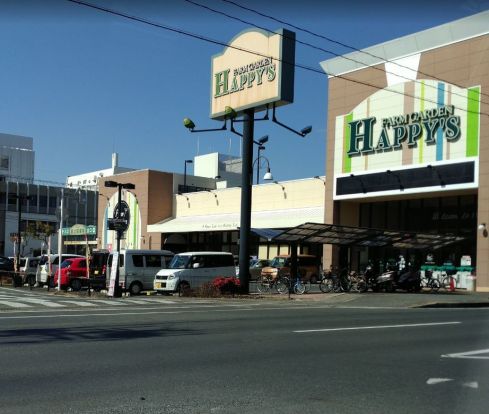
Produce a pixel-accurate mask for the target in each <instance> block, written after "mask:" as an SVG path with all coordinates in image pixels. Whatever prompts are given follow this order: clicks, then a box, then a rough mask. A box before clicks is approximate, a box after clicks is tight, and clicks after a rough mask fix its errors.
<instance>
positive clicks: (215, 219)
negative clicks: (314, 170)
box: [148, 177, 324, 259]
mask: <svg viewBox="0 0 489 414" xmlns="http://www.w3.org/2000/svg"><path fill="white" fill-rule="evenodd" d="M240 191H241V189H240V188H237V187H234V188H226V189H217V190H214V191H201V192H197V193H188V194H175V195H174V196H173V203H172V204H173V211H172V214H171V216H170V217H168V218H166V219H165V220H162V221H160V222H157V223H154V224H152V225H149V226H148V231H150V232H154V233H160V234H161V245H162V247H163V248H167V249H169V250H173V251H176V252H178V251H191V250H218V251H221V250H222V251H228V252H231V253H233V254H235V255H237V254H238V252H239V241H238V237H239V223H240V207H241V205H240V200H241V198H240ZM252 192H253V195H252V206H251V228H252V229H261V230H263V229H265V230H266V229H287V228H290V227H294V226H297V225H299V224H302V223H305V222H314V223H321V222H322V221H323V217H324V208H323V203H324V177H317V178H307V179H301V180H293V181H283V182H272V183H269V184H260V185H255V186H253V188H252ZM263 234H264V233H262V236H260V235H258V234H256V233H253V235H252V239H251V243H250V255H251V256H257V257H259V258H262V259H267V258H273V257H274V256H276V255H277V254H289V253H290V248H289V245H288V244H282V245H281V244H277V243H276V242H273V241H269V240H268V239H267V237H266V236H265V237H263ZM301 252H302V253H312V254H318V253H319V255H320V253H322V252H321V251H320V246H317V245H310V246H301Z"/></svg>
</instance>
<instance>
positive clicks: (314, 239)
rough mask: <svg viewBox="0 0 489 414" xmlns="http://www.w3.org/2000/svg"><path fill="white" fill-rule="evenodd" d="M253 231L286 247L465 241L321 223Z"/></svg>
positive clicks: (424, 245)
mask: <svg viewBox="0 0 489 414" xmlns="http://www.w3.org/2000/svg"><path fill="white" fill-rule="evenodd" d="M252 231H253V232H254V233H255V234H257V235H258V236H260V237H263V238H266V239H267V240H268V241H279V242H285V243H289V244H301V243H310V244H313V243H317V244H333V245H338V246H346V247H352V246H360V247H385V246H391V247H394V248H398V249H433V250H436V249H439V248H441V247H445V246H448V245H450V244H453V243H457V242H460V241H463V240H465V238H464V237H461V236H454V235H448V234H428V233H417V232H407V231H391V230H382V229H371V228H367V227H354V226H342V225H341V226H340V225H336V224H323V223H304V224H300V225H298V226H296V227H291V228H289V229H287V230H283V231H280V230H276V229H252Z"/></svg>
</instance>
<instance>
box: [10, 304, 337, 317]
mask: <svg viewBox="0 0 489 414" xmlns="http://www.w3.org/2000/svg"><path fill="white" fill-rule="evenodd" d="M192 308H193V309H192ZM212 308H217V306H198V307H195V306H192V307H191V306H177V307H171V308H170V309H173V310H172V311H169V310H164V311H163V310H158V309H161V308H154V307H152V308H126V309H125V311H126V312H116V313H114V312H111V311H113V309H111V308H105V309H96V310H95V309H93V311H94V312H90V313H82V314H74V313H72V314H51V315H20V316H0V320H2V319H46V318H71V317H74V318H78V317H91V316H111V317H119V316H126V315H166V314H183V313H202V309H205V310H206V312H242V311H248V312H255V311H259V312H263V311H267V310H292V309H293V310H310V309H329V308H330V307H329V306H292V307H283V308H282V307H263V308H262V307H260V308H246V307H243V308H231V309H230V308H227V309H212ZM191 309H192V310H191ZM87 310H88V309H87ZM130 310H134V311H135V312H127V311H130ZM145 310H149V311H148V312H141V311H145ZM64 311H65V312H80V310H76V309H64ZM103 311H107V312H110V313H95V312H103ZM136 311H137V312H136ZM46 312H52V311H49V310H43V311H39V310H36V311H12V312H11V313H46Z"/></svg>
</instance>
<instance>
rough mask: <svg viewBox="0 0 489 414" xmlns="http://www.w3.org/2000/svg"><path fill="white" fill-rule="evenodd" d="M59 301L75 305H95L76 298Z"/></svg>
mask: <svg viewBox="0 0 489 414" xmlns="http://www.w3.org/2000/svg"><path fill="white" fill-rule="evenodd" d="M60 302H62V303H68V304H71V305H77V306H97V305H96V304H95V303H91V302H79V301H76V300H62V301H60Z"/></svg>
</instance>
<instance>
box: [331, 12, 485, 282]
mask: <svg viewBox="0 0 489 414" xmlns="http://www.w3.org/2000/svg"><path fill="white" fill-rule="evenodd" d="M345 58H347V59H345ZM321 66H322V67H323V69H324V70H325V72H327V73H328V74H329V86H328V140H327V161H326V177H328V180H327V181H326V187H325V190H326V191H325V216H324V221H325V223H333V224H343V225H352V226H362V227H370V228H379V229H391V230H400V231H413V232H423V233H434V234H455V235H459V236H463V237H464V240H463V241H462V242H459V243H457V244H453V245H449V246H447V247H443V248H440V249H437V250H436V251H434V252H430V251H424V250H422V251H419V250H416V251H415V250H413V251H402V250H396V251H394V250H393V249H389V248H360V247H358V248H352V249H349V250H346V249H340V248H336V247H333V246H331V245H326V246H325V247H324V262H325V264H329V263H336V264H345V263H348V262H349V263H350V264H351V265H352V267H357V268H358V267H361V266H362V265H363V264H365V263H366V262H367V260H368V259H374V260H375V259H379V258H385V259H386V258H388V257H394V256H396V255H399V254H403V255H405V256H406V257H408V258H410V259H411V260H414V261H416V262H417V263H418V264H422V263H423V261H424V260H425V259H426V256H427V255H428V254H430V253H432V254H433V255H434V257H435V261H436V262H437V263H439V264H441V263H443V262H446V261H447V260H450V261H452V262H453V263H454V264H457V265H458V264H459V263H460V260H461V258H462V256H466V255H468V256H470V257H471V260H472V265H474V266H476V271H477V290H479V291H489V255H488V254H487V253H488V251H489V250H488V249H489V238H488V237H487V236H488V232H487V229H486V226H487V225H489V203H488V201H489V12H483V13H479V14H476V15H473V16H470V17H467V18H464V19H461V20H458V21H455V22H452V23H449V24H445V25H442V26H438V27H435V28H432V29H428V30H425V31H422V32H419V33H415V34H412V35H409V36H405V37H402V38H399V39H395V40H392V41H389V42H386V43H383V44H380V45H376V46H372V47H370V48H367V49H365V50H361V51H358V52H353V53H350V54H348V55H345V57H338V58H334V59H330V60H327V61H324V62H322V63H321Z"/></svg>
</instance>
